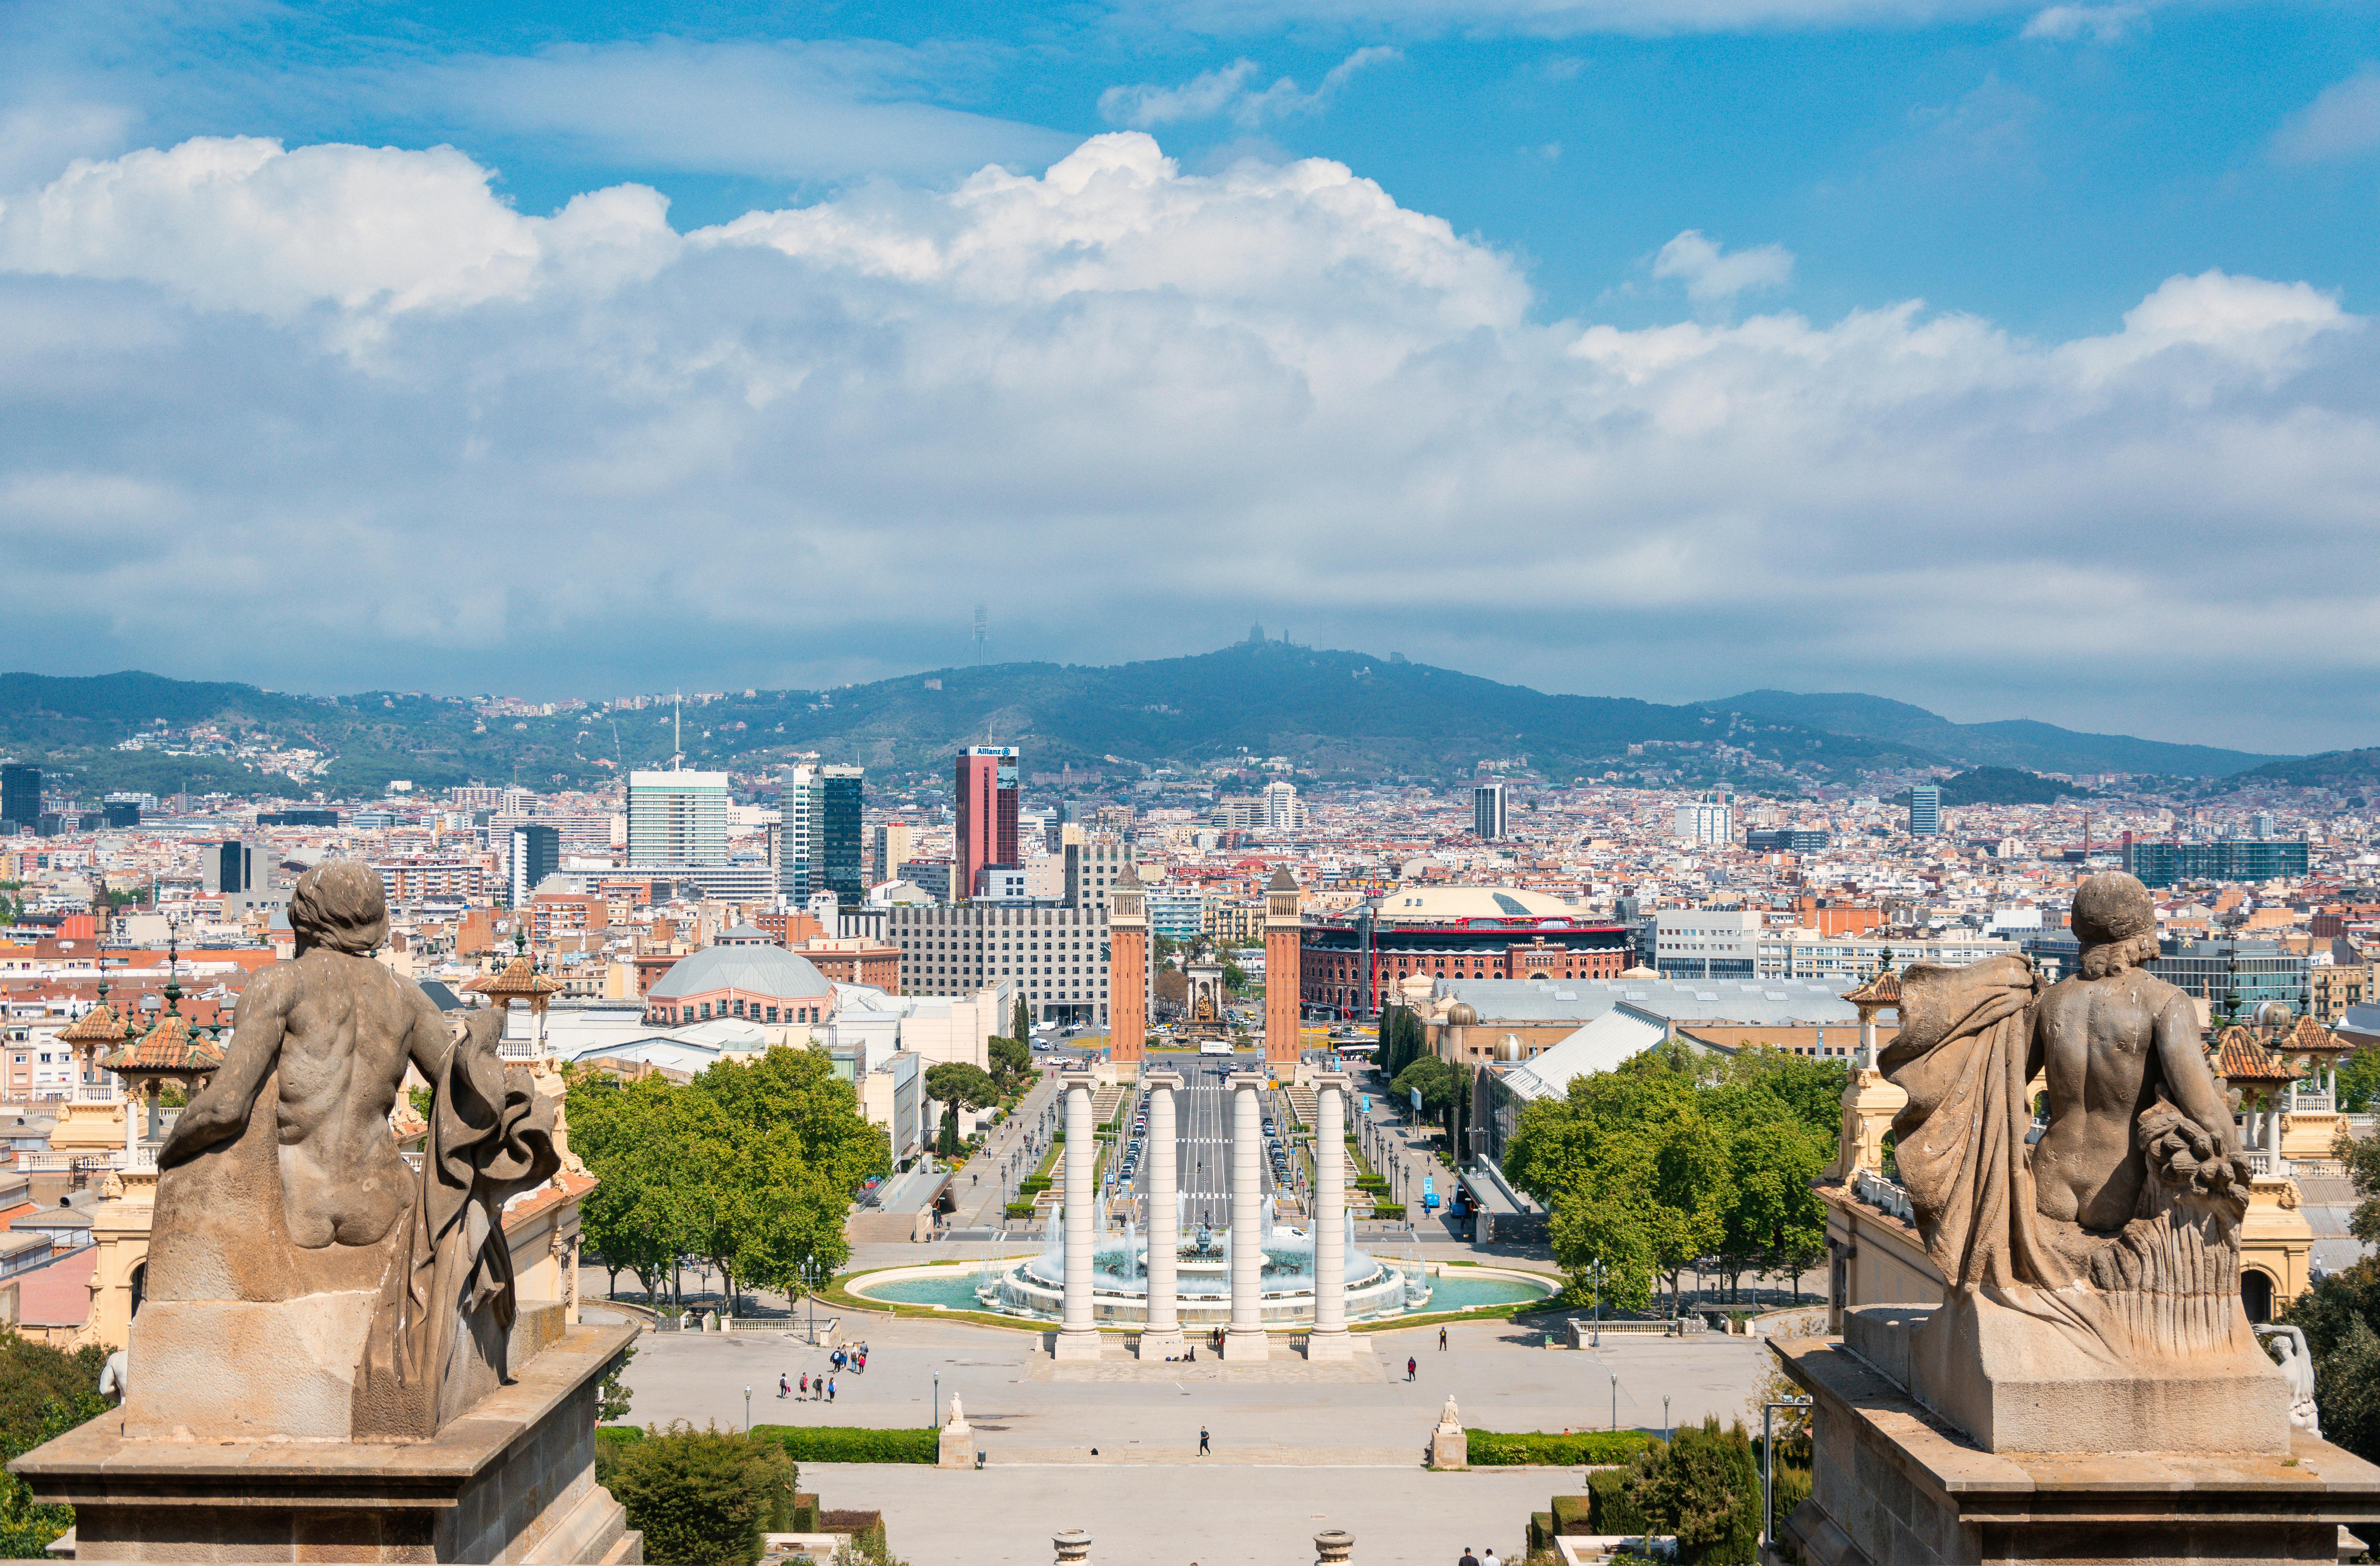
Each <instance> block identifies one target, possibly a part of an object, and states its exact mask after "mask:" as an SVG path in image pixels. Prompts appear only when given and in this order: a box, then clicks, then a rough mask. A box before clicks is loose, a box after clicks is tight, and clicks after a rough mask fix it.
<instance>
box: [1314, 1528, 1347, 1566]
mask: <svg viewBox="0 0 2380 1566" xmlns="http://www.w3.org/2000/svg"><path fill="white" fill-rule="evenodd" d="M1354 1554H1355V1536H1354V1535H1353V1534H1351V1533H1349V1532H1348V1531H1347V1530H1346V1529H1344V1528H1329V1529H1325V1530H1324V1531H1323V1532H1321V1533H1318V1534H1317V1535H1315V1536H1314V1566H1346V1563H1347V1562H1348V1561H1349V1560H1353V1559H1354Z"/></svg>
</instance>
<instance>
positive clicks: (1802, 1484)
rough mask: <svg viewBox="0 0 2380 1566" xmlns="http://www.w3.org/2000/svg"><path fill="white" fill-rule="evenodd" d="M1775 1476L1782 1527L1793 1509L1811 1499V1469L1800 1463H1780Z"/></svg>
mask: <svg viewBox="0 0 2380 1566" xmlns="http://www.w3.org/2000/svg"><path fill="white" fill-rule="evenodd" d="M1773 1477H1774V1478H1775V1480H1776V1484H1777V1525H1778V1526H1779V1528H1782V1527H1783V1526H1784V1525H1785V1519H1786V1518H1788V1517H1791V1515H1792V1514H1793V1509H1794V1508H1795V1507H1797V1506H1799V1505H1801V1504H1802V1503H1803V1501H1805V1500H1807V1499H1810V1471H1809V1470H1808V1469H1807V1468H1804V1467H1803V1466H1802V1465H1801V1464H1800V1463H1778V1465H1777V1470H1776V1473H1775V1475H1773Z"/></svg>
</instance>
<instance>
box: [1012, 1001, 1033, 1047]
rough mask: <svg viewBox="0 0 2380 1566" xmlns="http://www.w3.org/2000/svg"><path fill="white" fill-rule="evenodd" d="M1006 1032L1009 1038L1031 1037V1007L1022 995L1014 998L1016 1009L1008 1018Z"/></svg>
mask: <svg viewBox="0 0 2380 1566" xmlns="http://www.w3.org/2000/svg"><path fill="white" fill-rule="evenodd" d="M1008 1034H1009V1037H1010V1038H1017V1039H1030V1038H1032V1037H1033V1008H1032V1006H1031V1005H1029V1004H1028V1003H1027V1002H1026V999H1025V997H1024V996H1022V995H1019V996H1018V997H1017V998H1016V1011H1015V1014H1014V1016H1012V1017H1011V1018H1010V1020H1009V1024H1008Z"/></svg>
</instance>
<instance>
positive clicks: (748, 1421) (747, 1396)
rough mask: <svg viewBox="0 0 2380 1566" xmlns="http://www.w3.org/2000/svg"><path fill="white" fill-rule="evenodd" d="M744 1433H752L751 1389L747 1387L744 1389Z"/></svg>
mask: <svg viewBox="0 0 2380 1566" xmlns="http://www.w3.org/2000/svg"><path fill="white" fill-rule="evenodd" d="M744 1433H745V1434H746V1435H747V1436H748V1435H750V1434H751V1433H752V1389H751V1388H750V1387H748V1386H747V1387H746V1388H745V1389H744Z"/></svg>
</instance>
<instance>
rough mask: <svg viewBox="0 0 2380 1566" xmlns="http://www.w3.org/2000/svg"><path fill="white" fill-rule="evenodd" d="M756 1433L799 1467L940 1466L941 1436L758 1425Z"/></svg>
mask: <svg viewBox="0 0 2380 1566" xmlns="http://www.w3.org/2000/svg"><path fill="white" fill-rule="evenodd" d="M752 1433H753V1434H754V1435H756V1436H759V1437H761V1438H763V1439H768V1440H772V1441H775V1442H778V1443H779V1444H780V1445H782V1446H783V1448H784V1449H785V1455H786V1456H788V1457H790V1458H792V1459H793V1460H794V1461H795V1463H939V1462H941V1457H942V1446H941V1431H939V1430H935V1429H931V1428H928V1429H922V1430H873V1429H867V1428H864V1427H862V1426H856V1425H755V1426H752Z"/></svg>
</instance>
